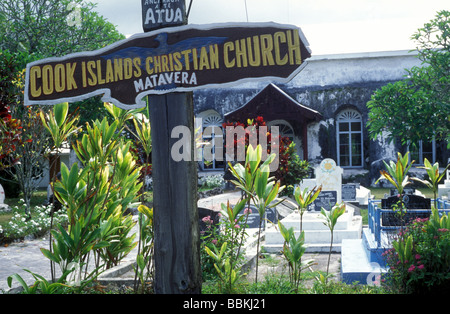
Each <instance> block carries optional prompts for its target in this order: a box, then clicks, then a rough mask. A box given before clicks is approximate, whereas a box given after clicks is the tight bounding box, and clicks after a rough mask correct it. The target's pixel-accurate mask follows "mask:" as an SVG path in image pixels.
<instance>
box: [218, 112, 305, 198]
mask: <svg viewBox="0 0 450 314" xmlns="http://www.w3.org/2000/svg"><path fill="white" fill-rule="evenodd" d="M222 126H223V128H224V129H225V128H226V127H227V126H232V127H239V126H241V127H243V128H244V129H245V130H246V131H248V129H247V127H248V126H252V127H254V128H255V129H256V130H257V132H256V133H257V134H259V131H258V130H259V129H258V128H259V127H262V126H267V125H266V122H265V120H264V118H263V117H261V116H259V117H257V118H255V119H249V120H248V121H247V122H246V123H242V122H227V123H223V125H222ZM251 130H253V129H251ZM247 133H248V132H247ZM266 136H267V142H266V143H267V154H270V153H271V151H270V149H271V142H272V134H271V133H270V128H268V130H267V134H266ZM278 143H279V155H278V156H279V164H278V169H277V170H276V171H275V172H274V173H272V174H271V175H272V176H274V177H275V179H276V180H277V181H279V182H280V184H281V185H284V186H286V188H285V189H284V190H283V191H284V192H283V193H281V195H292V194H293V192H294V188H293V186H294V185H295V184H298V183H299V182H301V181H302V180H303V179H304V178H306V177H308V175H309V171H310V167H309V163H308V161H306V160H302V159H300V157H299V156H298V154H297V153H296V147H295V143H294V142H293V141H292V140H291V139H289V138H288V137H282V136H279V137H278ZM248 144H249V135H248V134H247V135H246V136H245V138H244V139H234V143H228V142H227V143H225V145H226V146H227V145H234V151H237V147H238V145H245V151H247V148H248ZM225 150H226V147H225Z"/></svg>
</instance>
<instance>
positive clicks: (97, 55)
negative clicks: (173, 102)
mask: <svg viewBox="0 0 450 314" xmlns="http://www.w3.org/2000/svg"><path fill="white" fill-rule="evenodd" d="M310 56H311V52H310V50H309V48H308V43H307V41H306V39H305V37H304V36H303V33H302V32H301V30H300V29H299V28H298V27H295V26H292V25H280V24H275V23H257V24H256V23H242V24H230V23H226V24H209V25H186V26H179V27H170V28H166V29H161V30H156V31H152V32H148V33H142V34H137V35H134V36H132V37H130V38H128V39H125V40H122V41H119V42H117V43H114V44H112V45H110V46H107V47H105V48H102V49H100V50H96V51H91V52H80V53H75V54H71V55H68V56H65V57H61V58H48V59H44V60H39V61H36V62H32V63H30V64H28V65H27V71H26V82H25V105H33V104H47V105H53V104H57V103H60V102H65V101H67V102H75V101H80V100H83V99H86V98H88V97H92V96H96V95H103V98H102V100H103V101H107V102H112V103H114V104H115V105H116V106H117V107H120V108H124V109H132V108H138V107H143V106H145V101H144V100H143V99H142V98H143V97H144V96H146V95H149V94H165V93H171V92H186V91H193V90H196V89H200V88H217V87H226V86H232V85H235V84H240V83H243V82H248V81H267V80H270V81H277V82H280V83H283V82H288V81H289V80H291V79H292V78H293V77H294V76H295V75H297V73H298V72H299V71H300V70H301V67H302V66H301V65H302V63H303V61H304V60H305V59H307V58H309V57H310Z"/></svg>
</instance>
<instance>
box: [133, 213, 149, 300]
mask: <svg viewBox="0 0 450 314" xmlns="http://www.w3.org/2000/svg"><path fill="white" fill-rule="evenodd" d="M138 211H139V242H138V253H137V257H136V262H137V267H136V269H135V285H134V291H136V292H137V291H141V292H144V291H145V290H146V287H147V285H146V283H147V282H148V279H149V278H150V277H152V275H153V266H154V265H153V263H152V259H153V253H154V242H153V239H154V233H153V209H150V208H148V207H147V206H145V205H139V206H138ZM136 279H139V281H137V280H136ZM139 283H140V286H141V288H140V290H139Z"/></svg>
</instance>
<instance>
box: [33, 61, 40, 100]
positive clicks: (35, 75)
mask: <svg viewBox="0 0 450 314" xmlns="http://www.w3.org/2000/svg"><path fill="white" fill-rule="evenodd" d="M38 78H41V68H40V67H38V66H34V67H32V68H31V69H30V92H31V96H32V97H39V96H41V94H42V88H41V87H39V88H37V86H36V85H37V79H38Z"/></svg>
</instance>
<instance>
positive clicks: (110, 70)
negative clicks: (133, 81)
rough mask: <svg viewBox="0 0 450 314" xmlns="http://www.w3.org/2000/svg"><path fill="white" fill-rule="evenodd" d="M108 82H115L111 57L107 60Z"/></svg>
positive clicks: (106, 78)
mask: <svg viewBox="0 0 450 314" xmlns="http://www.w3.org/2000/svg"><path fill="white" fill-rule="evenodd" d="M105 81H106V83H111V82H114V71H113V66H112V61H111V59H108V60H106V77H105Z"/></svg>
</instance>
